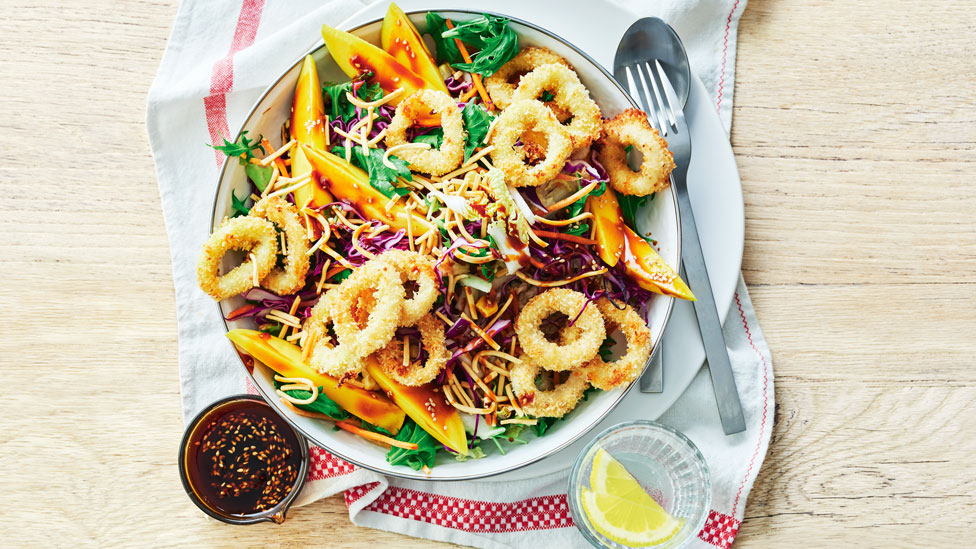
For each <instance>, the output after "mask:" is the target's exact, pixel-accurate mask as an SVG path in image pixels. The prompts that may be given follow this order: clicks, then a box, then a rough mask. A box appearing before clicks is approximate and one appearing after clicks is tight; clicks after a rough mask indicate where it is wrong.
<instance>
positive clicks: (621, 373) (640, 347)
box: [582, 298, 651, 391]
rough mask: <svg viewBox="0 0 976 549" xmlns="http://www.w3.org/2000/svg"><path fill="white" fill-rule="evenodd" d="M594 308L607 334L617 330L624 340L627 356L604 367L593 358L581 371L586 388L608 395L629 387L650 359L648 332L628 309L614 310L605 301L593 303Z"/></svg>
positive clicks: (613, 307)
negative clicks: (596, 309)
mask: <svg viewBox="0 0 976 549" xmlns="http://www.w3.org/2000/svg"><path fill="white" fill-rule="evenodd" d="M596 306H597V308H598V309H599V311H600V314H601V315H602V316H603V320H604V322H605V323H606V331H607V333H608V334H609V333H612V332H613V330H614V329H615V328H619V329H620V331H621V332H622V333H623V334H624V337H625V338H627V352H625V353H624V355H623V356H621V357H620V358H618V359H617V360H615V361H613V362H609V363H608V362H604V360H603V359H602V358H601V357H600V355H599V354H597V356H595V357H594V358H593V359H592V360H590V362H589V363H587V364H586V366H584V367H583V369H582V371H583V372H584V374H585V375H586V380H587V381H589V382H590V385H592V386H594V387H596V388H597V389H603V390H604V391H609V390H610V389H614V388H616V387H620V386H623V385H627V384H628V383H631V382H632V381H634V380H635V379H637V376H639V375H640V374H641V372H642V371H644V365H645V364H646V363H647V359H648V358H650V356H651V330H650V328H648V327H647V323H646V322H644V319H643V318H641V316H640V315H639V314H637V311H635V310H634V309H633V308H632V307H631V306H630V305H623V307H624V308H623V309H618V308H617V307H615V306H614V305H613V303H610V301H609V300H608V299H606V298H601V299H599V300H597V301H596Z"/></svg>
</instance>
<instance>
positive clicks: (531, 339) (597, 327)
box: [515, 288, 606, 372]
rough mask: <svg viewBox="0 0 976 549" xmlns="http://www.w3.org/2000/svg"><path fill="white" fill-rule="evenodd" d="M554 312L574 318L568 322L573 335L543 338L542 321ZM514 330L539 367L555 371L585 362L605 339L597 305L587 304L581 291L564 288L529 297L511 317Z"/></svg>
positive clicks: (524, 349)
mask: <svg viewBox="0 0 976 549" xmlns="http://www.w3.org/2000/svg"><path fill="white" fill-rule="evenodd" d="M584 307H585V308H584ZM580 311H583V312H582V313H580ZM554 313H562V314H564V315H566V316H567V317H568V318H569V319H573V318H575V319H576V322H575V323H574V324H573V325H572V326H571V328H575V330H573V331H572V333H573V334H574V335H575V336H576V337H572V338H568V341H561V342H559V343H554V342H552V341H549V340H548V339H547V338H546V334H544V333H543V332H542V329H541V328H542V323H543V321H545V320H546V318H548V317H549V316H550V315H552V314H554ZM515 333H517V334H518V338H519V339H518V340H519V343H520V344H521V345H522V350H523V351H525V354H527V355H529V357H531V358H532V360H533V361H534V362H535V363H536V364H538V365H540V366H542V367H543V368H545V369H547V370H553V371H557V372H561V371H565V370H571V369H573V368H576V367H578V366H581V365H583V364H585V363H587V362H588V361H589V360H590V359H592V358H593V357H594V356H596V354H597V351H599V350H600V345H602V344H603V340H604V339H606V330H605V328H604V326H603V317H602V316H600V312H599V311H598V310H597V308H596V307H588V306H587V300H586V296H585V295H583V294H581V293H580V292H576V291H573V290H569V289H566V288H555V289H552V290H548V291H545V292H542V293H541V294H538V295H536V296H535V297H533V298H532V299H530V300H529V302H528V303H526V304H525V306H524V307H522V310H521V311H520V312H519V316H518V319H516V320H515Z"/></svg>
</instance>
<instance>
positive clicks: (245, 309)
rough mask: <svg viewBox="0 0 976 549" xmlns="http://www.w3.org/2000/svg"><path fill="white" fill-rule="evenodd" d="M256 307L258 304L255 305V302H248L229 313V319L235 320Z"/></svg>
mask: <svg viewBox="0 0 976 549" xmlns="http://www.w3.org/2000/svg"><path fill="white" fill-rule="evenodd" d="M255 307H257V305H254V304H253V303H248V304H246V305H244V306H243V307H238V308H237V309H234V310H233V311H231V312H230V314H229V315H227V320H234V319H236V318H238V317H240V316H242V315H245V314H247V313H249V312H251V311H252V310H254V308H255Z"/></svg>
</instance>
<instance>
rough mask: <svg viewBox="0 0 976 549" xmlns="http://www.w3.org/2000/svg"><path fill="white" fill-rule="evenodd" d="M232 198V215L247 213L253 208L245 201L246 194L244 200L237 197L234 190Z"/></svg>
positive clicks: (231, 194)
mask: <svg viewBox="0 0 976 549" xmlns="http://www.w3.org/2000/svg"><path fill="white" fill-rule="evenodd" d="M230 199H231V209H233V210H234V215H232V216H231V217H237V216H239V215H247V214H248V213H249V212H250V211H251V208H249V207H247V204H245V202H246V201H247V197H246V196H245V197H244V200H241V199H239V198H237V195H236V194H234V192H233V191H231V193H230Z"/></svg>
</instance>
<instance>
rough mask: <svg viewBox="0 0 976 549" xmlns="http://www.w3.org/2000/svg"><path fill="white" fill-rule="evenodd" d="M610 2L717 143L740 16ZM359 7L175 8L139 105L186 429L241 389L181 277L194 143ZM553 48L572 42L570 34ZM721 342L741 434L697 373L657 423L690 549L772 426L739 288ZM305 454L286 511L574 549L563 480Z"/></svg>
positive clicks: (712, 6)
mask: <svg viewBox="0 0 976 549" xmlns="http://www.w3.org/2000/svg"><path fill="white" fill-rule="evenodd" d="M411 4H416V2H412V1H410V0H408V1H405V2H402V3H401V5H402V6H403V7H404V8H405V9H408V10H409V9H411V8H412V6H411ZM620 4H621V5H622V6H624V5H625V6H626V9H628V10H629V11H631V12H632V14H633V19H637V18H639V17H643V16H647V15H657V16H660V17H662V18H663V19H665V20H666V21H668V22H669V23H671V24H672V25H673V26H674V27H675V28H676V29H677V31H678V32H679V34H680V35H681V36H682V37H683V38H684V39H685V45H686V47H687V49H688V53H689V57H690V59H691V64H692V69H693V70H694V71H695V72H696V74H697V75H698V76H699V77H700V78H701V79H702V81H703V82H704V84H705V86H706V88H707V89H708V90H709V92H710V93H711V94H712V96H713V98H714V101H715V105H716V108H717V109H718V111H719V114H720V116H721V119H722V121H723V123H724V125H725V128H726V131H728V128H729V127H730V124H731V106H732V90H733V81H734V79H733V76H734V63H735V40H736V31H737V26H738V20H739V17H740V15H741V14H742V10H743V9H744V8H745V4H746V2H745V1H740V0H694V1H681V0H661V1H657V2H628V3H626V4H624V3H623V2H620ZM428 5H429V4H428ZM437 5H438V6H439V7H442V6H445V3H444V2H440V3H438V4H437ZM456 5H457V6H462V5H463V4H461V3H456ZM363 6H364V4H362V3H360V2H358V1H356V0H330V1H328V2H325V3H323V2H320V1H311V0H293V1H289V2H275V3H267V4H266V3H265V2H264V0H243V1H241V0H207V1H202V0H184V1H183V2H182V3H181V4H180V8H179V13H178V14H177V17H176V21H175V23H174V26H173V32H172V35H171V36H170V40H169V43H168V45H167V48H166V52H165V54H164V56H163V60H162V63H161V64H160V68H159V73H158V75H157V77H156V80H155V82H154V83H153V87H152V89H151V90H150V93H149V101H148V113H147V127H148V133H149V140H150V144H151V146H152V152H153V156H154V159H155V162H156V172H157V177H158V180H159V189H160V195H161V197H162V202H163V213H164V216H165V219H166V226H167V230H168V231H169V237H170V248H171V254H172V259H173V278H174V285H175V289H176V306H177V317H178V324H179V362H180V380H181V392H182V397H183V412H184V417H185V418H189V417H192V415H193V414H195V413H196V412H197V411H199V410H200V409H201V408H203V407H204V406H206V405H207V404H208V403H210V402H212V401H214V400H216V399H218V398H220V397H222V396H226V395H230V394H235V393H241V392H244V391H245V390H247V382H246V377H245V376H244V375H243V373H242V371H241V369H240V366H239V365H238V364H237V358H236V357H235V356H234V353H233V351H232V349H231V347H230V346H229V345H228V344H227V340H226V338H225V337H224V335H223V325H222V323H221V322H220V318H219V316H218V314H219V313H218V311H217V308H216V306H215V305H214V303H213V301H212V300H211V299H210V298H209V297H207V296H206V295H204V294H203V293H202V292H201V291H200V290H199V289H198V288H197V284H196V274H195V268H194V265H195V261H196V256H197V252H198V251H199V249H200V244H201V243H202V242H203V241H204V240H205V239H206V238H207V236H208V231H209V220H210V208H211V197H212V196H213V186H214V182H215V181H216V177H217V173H218V169H219V163H220V162H221V161H222V156H221V155H220V154H219V153H216V154H215V152H214V151H212V150H211V149H209V148H207V147H205V146H204V144H206V143H212V144H213V143H220V138H221V137H227V138H229V139H233V136H234V135H236V132H237V129H238V128H239V127H240V124H241V123H242V122H243V119H244V116H245V115H246V113H247V112H248V110H249V108H250V107H251V105H252V104H253V102H254V101H255V100H256V99H257V97H258V96H259V94H260V93H261V91H262V90H263V89H264V88H265V87H266V86H267V85H268V84H270V83H271V82H272V80H273V79H274V78H275V77H276V76H277V75H278V74H279V73H280V72H281V71H283V70H284V69H285V68H287V67H288V66H289V65H290V64H291V63H292V62H293V61H294V60H295V59H297V58H298V56H299V55H301V54H302V53H303V52H305V51H306V50H307V49H308V48H309V47H310V46H311V45H312V44H313V43H314V42H315V41H316V39H317V37H318V32H319V27H320V25H321V24H323V23H328V24H332V25H340V23H341V22H342V21H343V20H345V19H347V18H348V17H350V16H351V15H353V14H354V13H355V12H357V11H358V10H360V9H361V8H362V7H363ZM567 6H570V8H572V4H570V3H565V2H559V1H556V0H546V1H537V2H534V3H530V4H528V5H526V4H524V3H523V4H521V5H520V3H519V2H518V1H517V0H501V1H498V2H495V3H493V4H492V6H491V8H490V9H491V11H495V12H501V13H509V14H511V15H513V16H516V17H522V18H524V19H527V20H530V21H533V22H536V23H538V24H540V25H542V26H547V24H546V18H544V17H537V16H533V14H544V13H547V12H548V13H551V12H552V11H553V10H556V9H560V10H565V9H566V7H567ZM580 9H585V8H583V7H582V6H581V7H580ZM626 24H629V21H627V22H626ZM626 24H625V25H624V28H626ZM340 26H341V25H340ZM562 34H564V35H567V36H569V37H570V38H572V35H571V34H570V33H569V32H566V31H562ZM614 40H615V38H614ZM725 335H726V338H727V341H728V344H729V347H730V351H731V356H732V363H733V368H734V371H735V377H736V380H737V382H738V385H739V391H740V394H741V396H742V403H743V407H744V411H745V415H746V421H747V426H748V428H747V430H746V432H745V433H741V434H738V435H734V436H731V437H726V436H724V435H723V434H722V431H721V427H720V424H719V422H718V418H717V414H716V412H715V404H714V397H713V396H712V390H711V385H710V382H709V379H708V376H707V373H705V372H704V371H703V372H700V373H699V374H698V376H697V377H696V378H695V380H694V382H693V383H692V385H691V386H690V387H689V388H688V390H687V392H686V393H685V394H684V395H683V396H682V397H681V399H680V400H679V401H678V402H677V403H676V404H675V405H674V406H673V407H672V408H671V410H669V411H668V412H667V413H666V414H665V415H664V416H663V417H662V418H661V421H663V422H665V423H667V424H669V425H671V426H673V427H675V428H677V429H679V430H681V431H682V432H684V433H685V434H687V435H688V436H689V438H691V439H692V440H693V441H694V442H695V443H696V444H697V445H698V447H699V448H700V449H701V450H702V453H703V454H704V455H705V458H706V460H707V461H708V464H709V467H710V469H711V472H712V482H713V495H712V510H711V512H710V516H709V520H708V522H707V524H706V526H705V528H704V529H703V530H702V531H701V533H700V534H699V545H700V546H702V547H708V546H719V547H728V546H730V545H731V543H732V540H733V539H734V537H735V534H736V531H737V529H738V526H739V523H740V521H741V520H742V515H743V512H744V509H745V500H746V497H747V495H748V493H749V489H750V488H751V486H752V483H753V481H754V479H755V477H756V474H757V472H758V470H759V467H760V465H761V464H762V460H763V457H764V456H765V453H766V447H767V445H768V442H769V433H770V430H771V428H772V411H773V403H774V400H773V377H772V363H771V359H770V356H769V350H768V348H767V346H766V343H765V340H764V338H763V337H762V334H761V332H760V330H759V326H758V323H757V321H756V318H755V315H754V312H753V309H752V305H751V303H750V301H749V297H748V294H747V293H746V289H745V286H744V285H743V284H742V281H741V280H740V282H739V286H738V289H737V292H736V295H735V307H733V309H732V311H731V313H730V315H729V319H728V321H727V323H726V325H725ZM312 454H313V455H312V463H311V467H310V471H309V479H308V480H309V482H308V483H307V484H306V488H305V490H304V491H303V493H302V495H301V498H300V502H301V503H309V502H311V501H314V500H315V499H318V498H321V497H325V496H328V495H331V494H335V493H338V492H340V491H342V492H344V495H345V499H346V502H347V504H348V505H349V512H350V518H351V519H352V521H353V522H354V523H356V524H359V525H363V526H370V527H374V528H381V529H385V530H391V531H396V532H401V533H404V534H409V535H413V536H418V537H425V538H430V539H437V540H444V541H451V542H455V543H459V544H464V545H473V546H478V547H521V546H530V545H532V544H537V545H538V544H543V546H552V545H554V544H564V545H567V546H584V545H585V542H584V540H583V538H582V537H581V536H580V535H579V533H578V532H577V531H576V529H575V527H573V525H572V518H571V517H570V515H569V512H568V508H567V506H566V495H565V491H566V486H565V484H566V472H565V471H563V472H558V473H553V474H551V475H549V476H546V477H542V478H538V479H535V480H533V481H531V482H520V483H518V485H517V486H512V485H507V484H503V483H498V482H491V481H490V480H489V481H479V482H473V481H472V482H465V483H429V482H419V481H402V480H398V479H387V478H385V477H383V476H382V475H379V474H376V473H373V472H371V471H368V470H364V469H360V468H358V467H355V466H353V465H351V464H349V463H346V462H344V461H342V460H340V459H338V458H336V457H334V456H332V455H330V454H328V453H327V452H325V451H323V450H320V449H318V448H313V452H312Z"/></svg>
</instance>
